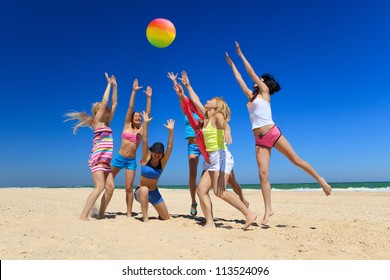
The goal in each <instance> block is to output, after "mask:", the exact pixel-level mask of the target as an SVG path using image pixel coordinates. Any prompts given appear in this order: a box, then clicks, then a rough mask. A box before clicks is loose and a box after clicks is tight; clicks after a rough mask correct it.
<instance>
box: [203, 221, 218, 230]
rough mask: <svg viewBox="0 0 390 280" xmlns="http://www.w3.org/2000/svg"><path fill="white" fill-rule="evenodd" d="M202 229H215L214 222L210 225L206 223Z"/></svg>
mask: <svg viewBox="0 0 390 280" xmlns="http://www.w3.org/2000/svg"><path fill="white" fill-rule="evenodd" d="M203 228H204V229H213V228H215V224H214V222H212V223H206V224H205V225H204V226H203Z"/></svg>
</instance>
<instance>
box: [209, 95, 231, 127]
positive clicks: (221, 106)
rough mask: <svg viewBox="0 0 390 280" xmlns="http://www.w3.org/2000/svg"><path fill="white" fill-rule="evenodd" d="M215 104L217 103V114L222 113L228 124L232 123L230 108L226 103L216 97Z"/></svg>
mask: <svg viewBox="0 0 390 280" xmlns="http://www.w3.org/2000/svg"><path fill="white" fill-rule="evenodd" d="M213 99H214V100H215V103H217V108H216V109H215V113H221V114H222V115H223V116H224V118H225V120H226V122H228V121H230V108H229V106H228V105H227V103H226V101H225V100H224V99H223V98H221V97H214V98H213Z"/></svg>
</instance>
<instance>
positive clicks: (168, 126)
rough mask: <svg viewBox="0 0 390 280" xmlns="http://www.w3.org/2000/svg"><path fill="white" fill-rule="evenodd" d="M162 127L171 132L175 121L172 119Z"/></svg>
mask: <svg viewBox="0 0 390 280" xmlns="http://www.w3.org/2000/svg"><path fill="white" fill-rule="evenodd" d="M164 126H165V127H166V128H168V129H169V130H170V131H173V129H174V128H175V120H173V119H169V120H167V124H164Z"/></svg>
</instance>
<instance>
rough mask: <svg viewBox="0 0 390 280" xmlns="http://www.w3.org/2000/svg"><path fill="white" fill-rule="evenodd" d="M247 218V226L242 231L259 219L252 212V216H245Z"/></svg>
mask: <svg viewBox="0 0 390 280" xmlns="http://www.w3.org/2000/svg"><path fill="white" fill-rule="evenodd" d="M245 218H246V223H245V225H244V226H243V227H242V229H244V230H245V229H247V228H248V227H249V226H250V225H252V224H253V222H254V221H255V220H256V218H257V215H256V214H255V213H253V212H250V214H249V215H248V216H245Z"/></svg>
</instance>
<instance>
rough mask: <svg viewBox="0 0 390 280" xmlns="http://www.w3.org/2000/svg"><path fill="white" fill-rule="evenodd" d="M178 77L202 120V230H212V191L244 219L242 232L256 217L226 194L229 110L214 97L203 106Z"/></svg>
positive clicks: (185, 77)
mask: <svg viewBox="0 0 390 280" xmlns="http://www.w3.org/2000/svg"><path fill="white" fill-rule="evenodd" d="M181 74H182V77H181V79H180V80H181V81H182V83H183V84H184V86H185V87H186V88H187V90H188V93H189V95H190V98H191V100H192V102H193V103H194V104H195V106H196V107H197V108H198V110H199V111H200V112H201V113H202V114H203V115H204V116H205V119H204V121H205V122H204V127H203V129H202V130H203V135H204V139H205V144H206V150H207V152H208V153H209V157H210V163H207V162H204V163H203V171H204V173H203V175H202V178H201V179H200V182H199V184H198V189H197V194H198V197H199V200H200V202H201V203H200V204H201V207H202V211H203V214H204V216H205V218H206V224H205V226H208V227H215V224H214V219H213V213H212V202H211V198H210V195H209V191H210V189H213V191H214V194H215V195H216V196H217V197H219V198H221V199H222V200H224V201H226V202H227V203H229V204H230V205H232V206H233V207H235V208H236V209H237V210H239V211H240V212H241V213H242V214H243V215H244V216H245V219H246V222H245V224H244V226H243V228H244V229H246V228H248V227H249V226H250V225H251V224H252V223H253V222H254V221H255V219H256V214H255V213H253V212H251V211H249V209H248V208H247V207H246V206H245V204H244V203H243V202H242V201H241V200H240V198H239V197H237V196H236V195H234V194H233V193H231V192H229V191H227V190H226V184H227V181H228V178H229V175H230V172H231V171H232V169H233V166H234V160H233V156H232V155H231V153H230V152H229V150H228V149H227V146H226V144H231V143H232V137H231V134H230V126H229V124H228V121H229V120H230V109H229V106H228V105H227V104H226V102H225V101H224V100H223V99H222V98H219V97H214V98H212V99H210V100H208V101H207V102H206V104H205V105H202V103H201V102H200V99H199V97H198V95H197V94H196V93H195V91H194V89H193V88H192V86H191V85H190V81H189V79H188V75H187V73H186V72H185V71H183V72H182V73H181Z"/></svg>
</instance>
